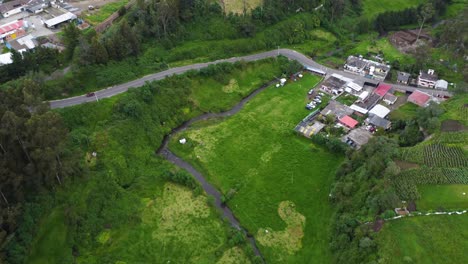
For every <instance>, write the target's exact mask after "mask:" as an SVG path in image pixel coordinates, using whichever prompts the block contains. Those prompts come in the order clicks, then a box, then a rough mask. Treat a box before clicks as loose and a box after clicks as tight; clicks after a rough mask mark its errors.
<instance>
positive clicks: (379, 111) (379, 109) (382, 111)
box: [369, 104, 390, 118]
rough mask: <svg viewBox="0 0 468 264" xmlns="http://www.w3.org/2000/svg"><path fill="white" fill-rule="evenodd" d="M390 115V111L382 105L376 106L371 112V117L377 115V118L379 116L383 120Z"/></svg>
mask: <svg viewBox="0 0 468 264" xmlns="http://www.w3.org/2000/svg"><path fill="white" fill-rule="evenodd" d="M389 113H390V109H388V108H387V107H385V106H383V105H381V104H378V105H376V106H374V107H373V108H372V109H371V110H370V111H369V115H376V116H379V117H381V118H385V117H386V116H387V115H388V114H389Z"/></svg>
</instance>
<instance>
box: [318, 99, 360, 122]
mask: <svg viewBox="0 0 468 264" xmlns="http://www.w3.org/2000/svg"><path fill="white" fill-rule="evenodd" d="M320 113H321V114H322V115H329V114H333V115H335V116H336V117H338V118H341V117H343V116H345V115H351V114H352V113H353V109H351V108H349V107H348V106H346V105H344V104H341V103H339V102H337V101H335V100H331V101H330V102H329V103H328V105H327V106H326V107H325V108H324V109H323V110H322V112H320Z"/></svg>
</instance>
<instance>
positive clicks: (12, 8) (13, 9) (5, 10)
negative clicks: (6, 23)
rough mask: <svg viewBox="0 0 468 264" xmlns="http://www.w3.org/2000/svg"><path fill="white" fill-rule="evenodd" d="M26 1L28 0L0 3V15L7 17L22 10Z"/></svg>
mask: <svg viewBox="0 0 468 264" xmlns="http://www.w3.org/2000/svg"><path fill="white" fill-rule="evenodd" d="M27 3H28V0H14V1H10V2H6V3H2V4H0V14H1V15H2V17H9V16H11V15H14V14H18V13H20V12H21V11H23V8H24V5H25V4H27Z"/></svg>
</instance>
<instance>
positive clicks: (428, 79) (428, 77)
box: [418, 69, 438, 88]
mask: <svg viewBox="0 0 468 264" xmlns="http://www.w3.org/2000/svg"><path fill="white" fill-rule="evenodd" d="M437 79H438V78H437V74H435V72H434V70H432V69H429V70H427V72H423V71H419V76H418V86H422V87H428V88H434V86H435V84H436V82H437Z"/></svg>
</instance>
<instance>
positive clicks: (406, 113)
mask: <svg viewBox="0 0 468 264" xmlns="http://www.w3.org/2000/svg"><path fill="white" fill-rule="evenodd" d="M418 108H419V106H417V105H415V104H413V103H405V104H403V105H401V106H400V107H398V108H397V109H396V110H394V111H392V112H391V113H390V120H412V119H414V118H416V111H417V110H418Z"/></svg>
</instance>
